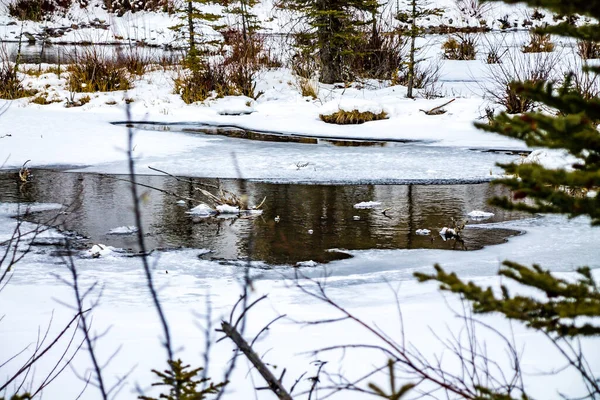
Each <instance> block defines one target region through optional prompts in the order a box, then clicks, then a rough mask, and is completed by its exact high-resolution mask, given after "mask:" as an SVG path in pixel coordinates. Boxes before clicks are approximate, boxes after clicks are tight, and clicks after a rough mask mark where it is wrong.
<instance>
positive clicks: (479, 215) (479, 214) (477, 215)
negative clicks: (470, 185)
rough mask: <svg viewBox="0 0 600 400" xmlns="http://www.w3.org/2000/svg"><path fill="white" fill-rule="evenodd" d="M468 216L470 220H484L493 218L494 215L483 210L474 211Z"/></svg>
mask: <svg viewBox="0 0 600 400" xmlns="http://www.w3.org/2000/svg"><path fill="white" fill-rule="evenodd" d="M467 215H468V216H469V218H472V219H479V220H482V219H489V218H492V217H493V216H494V213H491V212H486V211H481V210H473V211H471V212H470V213H468V214H467Z"/></svg>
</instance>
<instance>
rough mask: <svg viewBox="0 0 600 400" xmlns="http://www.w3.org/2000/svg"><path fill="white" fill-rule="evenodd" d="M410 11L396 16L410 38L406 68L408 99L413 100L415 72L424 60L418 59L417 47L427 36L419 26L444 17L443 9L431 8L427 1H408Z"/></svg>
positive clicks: (400, 12) (401, 12)
mask: <svg viewBox="0 0 600 400" xmlns="http://www.w3.org/2000/svg"><path fill="white" fill-rule="evenodd" d="M406 3H407V5H408V10H406V11H400V10H398V13H397V14H396V19H397V20H398V21H399V22H400V23H401V24H402V25H404V34H405V36H407V37H409V38H410V49H409V52H408V61H407V62H406V68H407V70H408V71H407V72H408V74H407V75H408V81H407V84H406V86H407V90H406V97H408V98H411V99H412V98H413V97H414V96H413V89H414V86H415V70H416V67H417V64H418V63H419V62H421V61H423V60H420V59H417V58H416V56H417V54H418V53H419V51H420V50H421V49H420V48H418V47H417V46H416V41H417V38H419V37H423V36H424V35H425V30H424V29H423V28H422V27H421V26H420V25H419V22H420V21H421V20H422V19H425V18H428V17H431V16H435V15H442V12H443V10H442V9H441V8H434V7H431V6H430V4H429V2H428V1H426V0H407V1H406Z"/></svg>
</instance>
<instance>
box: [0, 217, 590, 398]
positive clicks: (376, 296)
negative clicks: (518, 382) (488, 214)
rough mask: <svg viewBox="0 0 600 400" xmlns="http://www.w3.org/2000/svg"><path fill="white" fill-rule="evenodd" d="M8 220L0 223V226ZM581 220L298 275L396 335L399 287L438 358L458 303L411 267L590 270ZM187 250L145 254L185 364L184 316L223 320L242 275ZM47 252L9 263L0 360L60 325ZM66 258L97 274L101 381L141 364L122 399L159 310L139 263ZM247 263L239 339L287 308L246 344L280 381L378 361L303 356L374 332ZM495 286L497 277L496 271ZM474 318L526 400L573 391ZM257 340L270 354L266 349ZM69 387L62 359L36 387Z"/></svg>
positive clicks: (539, 350)
mask: <svg viewBox="0 0 600 400" xmlns="http://www.w3.org/2000/svg"><path fill="white" fill-rule="evenodd" d="M9 221H10V220H3V221H2V224H1V226H4V225H5V224H6V223H9ZM589 222H590V221H589V219H587V218H575V219H567V218H565V217H562V216H544V217H540V218H534V219H528V220H519V221H512V222H508V223H502V224H499V225H500V226H504V227H507V228H513V229H520V230H524V231H527V233H526V234H524V235H522V236H518V237H514V238H511V239H510V241H509V242H508V243H506V244H504V245H499V246H491V247H488V248H485V249H483V250H480V251H475V252H448V251H444V250H437V251H429V250H395V251H383V250H366V251H352V252H350V253H352V254H353V256H354V257H353V258H350V259H346V260H341V261H335V262H333V263H330V264H328V265H326V266H319V265H317V266H313V265H312V264H307V265H302V266H301V269H300V272H301V273H302V274H303V275H304V276H307V277H309V278H315V279H321V278H322V277H323V276H327V278H326V288H327V289H326V290H327V292H328V294H329V295H330V296H331V297H332V298H334V299H335V300H336V301H338V302H340V304H342V305H343V306H344V307H346V308H347V309H348V310H349V311H351V312H352V313H354V314H355V315H357V316H358V317H360V318H362V319H364V320H365V321H366V322H368V323H370V324H374V326H375V325H376V326H377V327H378V329H381V330H382V331H384V332H386V333H387V334H389V335H391V336H392V337H393V338H397V337H398V336H397V332H399V323H400V322H399V318H398V317H396V316H397V315H398V314H397V308H396V307H397V304H396V300H395V295H394V289H392V288H395V287H399V288H400V290H398V291H397V296H398V300H399V302H400V306H401V310H402V315H403V319H404V321H409V322H410V323H407V324H406V325H405V334H406V337H405V339H406V341H407V342H408V343H410V344H411V345H414V346H416V348H419V349H423V350H422V351H424V352H425V354H427V355H432V354H438V355H439V354H441V352H442V348H441V345H440V342H439V341H438V340H436V338H435V336H434V335H433V334H432V332H435V335H438V336H440V337H444V338H445V337H449V335H450V333H449V332H450V331H454V332H458V331H459V330H460V328H461V326H462V322H461V320H460V319H459V318H455V314H454V312H453V311H452V310H459V309H460V307H461V305H460V302H459V300H458V299H457V298H456V297H454V296H451V295H446V296H441V295H439V294H438V293H437V289H436V288H437V285H435V284H418V283H416V282H415V281H414V280H413V279H412V278H411V276H412V273H413V272H415V271H423V272H431V271H432V265H433V264H434V263H436V262H440V263H441V265H442V266H443V267H444V268H446V269H447V270H448V271H453V272H457V273H459V274H460V276H461V277H463V278H465V279H471V280H474V281H475V282H477V283H478V284H481V285H492V286H494V287H496V286H497V285H498V284H499V280H498V279H497V278H495V277H494V275H495V273H496V271H497V269H498V267H499V265H500V262H501V260H503V259H504V258H505V257H506V255H507V254H510V259H511V260H514V261H517V262H521V263H525V264H530V263H531V262H537V263H540V264H541V265H542V266H543V267H545V268H550V269H551V270H553V271H555V273H560V274H561V276H564V277H572V276H573V273H572V272H571V271H573V269H574V268H576V267H577V266H579V265H586V264H587V265H589V266H590V267H591V268H593V269H594V268H596V269H597V268H599V267H600V253H599V252H600V250H599V249H598V247H597V246H595V244H596V243H597V242H598V240H600V230H598V229H593V228H591V227H590V224H589ZM482 229H485V228H482ZM197 255H198V251H197V250H186V249H183V250H177V251H170V252H161V253H159V254H153V255H152V256H151V259H150V262H151V265H155V266H156V268H155V269H154V273H153V277H154V279H155V282H156V284H157V285H158V287H160V292H159V294H160V296H161V299H162V302H163V306H164V310H165V314H166V316H167V319H168V322H169V324H170V326H171V328H172V334H173V340H174V344H175V347H176V349H177V350H176V356H179V357H181V358H182V359H184V360H185V361H186V362H188V363H192V365H203V361H202V355H201V354H202V352H203V349H204V347H203V343H204V342H203V334H202V331H201V330H200V329H199V328H198V324H199V323H202V321H203V320H202V318H201V317H194V315H196V316H198V314H199V313H202V312H204V309H205V302H206V300H207V298H210V301H211V303H212V309H213V313H214V314H213V316H214V318H215V320H216V321H218V320H219V318H221V317H223V318H228V315H229V312H230V310H231V306H232V305H233V304H234V303H235V302H236V300H237V298H238V294H239V290H240V289H239V284H238V282H239V280H240V279H243V276H244V273H245V272H244V268H243V265H244V264H243V263H242V264H241V265H227V264H219V263H218V262H216V261H210V260H203V259H199V258H198V257H197ZM49 257H50V256H48V255H47V254H44V253H43V252H36V253H32V254H30V255H29V256H28V257H27V258H26V259H25V260H24V261H23V263H22V264H20V265H19V268H17V269H15V274H14V275H13V278H12V280H11V282H10V284H9V285H8V286H7V287H6V288H5V289H4V290H3V291H2V293H1V295H0V296H1V297H2V302H0V312H1V313H2V314H3V315H5V319H4V320H3V322H2V323H3V329H2V330H0V340H2V342H3V343H11V346H2V347H0V358H2V359H7V358H8V356H9V355H12V354H13V353H14V350H15V349H20V348H22V347H24V345H26V344H28V343H30V342H31V341H32V340H35V337H36V334H37V327H38V326H39V325H42V326H44V325H45V323H46V322H47V319H48V316H49V315H50V312H52V311H53V312H54V320H55V324H56V325H55V328H54V329H59V328H60V327H61V325H62V323H63V322H65V321H67V320H68V319H70V318H71V310H70V309H68V308H66V307H64V306H63V305H61V304H59V303H57V302H56V301H55V300H52V299H56V300H59V301H62V302H71V299H72V293H71V292H70V290H69V289H68V287H66V286H65V285H62V284H60V283H58V281H57V280H56V278H55V277H54V276H53V274H58V275H59V276H62V277H64V278H67V277H68V271H66V269H65V268H64V266H62V265H60V264H57V263H52V262H49V261H50V260H52V258H49ZM76 263H77V266H78V268H79V271H80V275H81V276H80V284H82V285H86V286H87V285H90V284H91V283H93V282H99V283H100V285H101V286H102V287H103V288H104V292H103V296H102V299H101V302H100V305H99V306H98V308H97V309H95V310H94V311H93V314H92V315H93V321H94V327H95V329H97V330H98V331H103V328H107V327H109V326H110V327H111V329H110V331H109V333H108V334H107V335H105V336H103V337H102V339H101V340H99V341H98V350H99V354H101V355H103V356H104V355H110V354H112V353H113V352H114V351H115V350H116V349H117V348H118V347H119V346H121V345H122V349H121V351H120V352H119V353H118V354H117V356H116V358H115V360H114V361H113V362H112V363H110V364H109V366H108V367H107V370H106V372H107V373H106V376H107V379H108V380H109V381H110V382H114V379H116V378H114V377H116V376H118V375H120V374H122V373H124V372H126V371H129V369H131V367H132V366H134V365H140V366H145V367H143V368H141V367H138V368H135V369H134V371H133V373H132V375H131V376H130V377H129V379H128V381H127V385H126V387H125V388H124V389H123V391H122V392H121V393H119V395H118V396H117V398H130V397H131V396H132V395H133V391H134V390H135V385H136V383H137V384H139V385H140V386H141V387H142V388H143V389H144V390H150V388H149V383H150V382H152V381H153V379H154V378H153V376H152V375H151V373H150V368H163V367H164V359H165V354H164V351H163V349H162V347H161V334H160V325H159V323H158V318H157V316H156V313H155V311H154V310H153V309H152V308H151V307H148V303H149V295H148V293H147V289H146V287H145V285H144V275H143V271H142V269H141V265H140V262H139V260H137V259H135V258H134V259H132V258H129V257H125V256H123V255H120V254H118V253H114V254H113V256H112V257H100V258H97V259H89V258H81V259H77V260H76ZM166 271H168V273H166ZM250 272H251V274H252V276H253V278H254V279H255V281H254V283H253V288H254V292H253V293H255V295H256V296H259V295H261V294H266V293H268V294H269V297H268V299H267V300H265V301H264V302H262V303H261V304H259V305H257V306H256V308H255V309H254V311H252V312H251V313H250V314H249V318H250V319H249V325H248V328H247V329H248V335H247V336H248V337H250V338H251V337H253V334H254V333H256V332H258V330H260V329H261V328H262V327H263V326H264V325H265V324H266V323H268V322H269V321H270V320H271V319H272V318H274V317H275V316H277V315H280V314H286V315H287V317H286V318H285V319H284V320H282V321H281V322H280V323H277V324H275V325H273V326H272V327H271V328H270V329H269V332H268V335H267V336H266V337H265V338H263V340H261V341H258V342H257V343H256V344H255V345H256V349H257V351H258V352H259V353H260V354H262V355H263V356H264V357H265V360H266V361H267V362H268V363H269V364H270V365H278V366H281V367H285V368H287V371H288V372H287V374H289V376H290V378H286V380H285V382H286V383H291V382H293V380H294V379H295V377H297V376H299V375H300V374H301V373H302V372H304V371H306V370H307V369H310V362H311V361H313V360H315V359H316V358H317V357H318V359H321V360H325V361H328V368H331V369H330V370H329V371H335V372H337V371H338V370H339V368H343V373H344V374H346V375H347V376H349V377H352V376H355V377H357V376H360V375H361V374H363V373H366V372H367V371H368V370H369V369H370V368H372V367H373V366H374V365H379V362H381V363H382V364H383V363H385V361H386V360H385V358H382V359H380V358H378V356H377V355H376V354H373V353H370V354H368V355H367V354H365V353H360V352H358V353H357V352H353V351H348V352H347V354H346V355H345V357H340V355H339V354H337V353H336V354H319V355H318V356H317V357H312V356H311V355H310V353H309V352H310V351H311V350H315V349H316V348H320V347H324V346H328V345H335V344H343V343H372V340H373V338H372V337H371V336H369V335H368V334H367V332H365V331H363V330H362V329H360V328H359V327H358V326H357V325H354V324H347V323H336V324H332V325H325V326H323V325H310V324H308V325H305V324H302V323H301V321H313V320H316V319H327V318H338V317H340V315H339V314H336V313H334V312H333V311H332V310H331V309H329V308H327V307H325V305H324V304H322V303H320V302H318V301H316V300H314V299H312V298H309V297H307V296H306V295H305V294H303V293H301V292H300V291H299V290H298V289H297V288H296V287H295V285H294V282H293V280H287V279H286V277H288V278H291V277H293V276H294V269H292V268H290V267H285V266H283V267H275V268H273V269H264V268H252V269H251V271H250ZM502 283H503V284H507V282H506V280H504V281H502ZM515 289H516V288H515ZM253 295H254V294H253ZM448 307H451V308H448ZM481 318H483V321H485V322H486V323H488V324H490V325H492V326H494V328H495V329H500V330H501V331H503V332H508V333H510V332H511V330H512V332H513V333H514V336H511V337H514V340H516V343H517V346H518V348H519V349H522V351H523V355H522V356H523V360H522V361H523V367H524V372H525V374H524V379H525V384H526V386H527V388H528V389H529V390H530V392H531V395H534V396H536V398H547V399H555V398H556V399H558V398H559V394H558V391H561V392H563V393H569V394H573V395H576V394H578V393H580V390H581V386H579V385H580V384H579V380H577V379H575V376H576V375H574V374H573V373H572V372H569V370H566V371H564V372H561V374H560V375H558V376H554V375H552V376H547V375H546V374H540V373H539V372H540V371H542V372H543V371H551V370H553V369H555V368H556V367H557V366H561V365H562V364H563V360H562V359H561V358H560V356H559V355H558V354H557V353H556V350H555V349H554V348H553V347H552V346H551V345H549V344H548V342H546V341H545V339H544V338H543V337H542V336H539V335H536V334H535V333H534V332H533V331H531V330H527V329H525V328H524V327H523V326H521V325H520V324H512V325H510V326H509V325H508V324H506V323H505V322H504V321H503V320H502V319H501V318H499V317H497V316H488V317H481ZM448 329H449V330H450V331H448ZM478 332H479V335H478V336H479V338H480V340H486V341H487V342H488V349H489V351H490V356H491V357H494V360H496V361H498V362H501V363H503V362H504V361H503V360H505V358H504V353H503V352H504V348H503V347H502V346H501V345H500V344H499V343H500V342H498V341H497V338H495V337H494V336H493V335H491V334H490V333H489V332H487V331H485V330H480V331H478ZM486 332H487V333H486ZM398 340H399V339H398ZM494 343H495V344H494ZM492 344H494V345H492ZM582 345H583V346H584V348H585V349H586V352H587V351H589V353H588V354H595V353H596V352H597V350H598V343H597V341H596V340H593V339H589V340H588V339H586V340H584V341H583V343H582ZM268 349H272V351H269V352H267V350H268ZM230 354H231V345H230V343H228V342H227V341H223V342H220V343H218V344H216V345H215V347H214V348H213V351H212V353H211V358H210V360H211V365H210V375H211V376H212V377H213V378H214V379H220V377H221V376H222V375H221V374H222V372H223V368H224V366H225V364H226V362H227V361H228V360H229V358H230ZM540 354H544V357H543V358H540V357H539V355H540ZM24 356H25V355H24ZM361 359H362V360H363V361H364V360H365V359H368V360H369V362H367V363H365V362H362V363H361V362H358V361H359V360H361ZM432 359H433V358H432ZM444 359H446V358H444ZM88 360H89V358H88V356H87V354H85V353H81V354H80V355H78V356H77V357H76V359H75V363H74V366H75V368H76V369H77V370H79V371H83V370H84V369H85V368H87V366H89V361H88ZM589 361H590V362H591V363H592V367H593V368H594V369H595V370H596V369H597V368H598V367H600V361H599V360H597V359H596V358H591V359H590V360H589ZM15 364H16V363H15ZM15 364H11V365H15ZM239 365H240V367H239V369H238V370H237V371H236V373H235V374H234V375H233V377H232V379H231V382H232V383H231V386H230V387H229V388H228V395H227V396H226V398H230V399H233V400H242V399H245V398H247V393H249V391H251V390H252V387H253V386H255V385H256V383H254V384H253V383H252V382H251V380H250V379H249V378H248V375H247V374H248V368H247V366H246V365H245V363H240V364H239ZM341 365H343V367H341ZM52 366H53V364H52V360H51V359H47V360H43V361H42V362H41V363H40V364H39V366H38V373H39V374H40V376H41V375H43V374H42V372H43V371H44V370H48V369H49V368H51V367H52ZM6 371H8V370H6ZM287 374H286V375H287ZM36 376H37V375H36ZM253 379H254V380H255V382H260V380H259V379H260V378H259V377H257V376H254V375H253ZM288 379H289V381H288ZM379 379H385V376H382V377H377V376H376V377H374V378H373V380H374V381H378V380H379ZM309 384H310V382H304V381H303V382H302V383H301V387H304V386H302V385H309ZM80 385H82V383H81V382H79V381H78V380H77V378H75V377H74V376H73V374H72V372H71V370H70V369H69V368H67V370H66V372H65V374H64V375H63V376H61V377H60V378H59V379H58V380H57V381H56V384H54V385H51V386H50V387H49V388H48V389H47V391H46V393H45V396H46V397H48V398H57V397H60V398H63V397H65V396H70V395H71V394H74V395H75V396H76V395H77V394H78V392H79V391H80V389H81V387H80ZM257 395H258V396H259V399H267V398H269V397H271V396H272V394H270V393H267V392H265V391H259V392H258V393H257ZM82 398H83V399H95V398H97V394H96V392H95V391H93V390H91V389H88V390H87V391H86V392H84V395H83V397H82ZM336 398H340V399H347V400H354V399H363V398H364V397H363V396H361V395H360V394H359V393H356V392H347V393H342V394H339V395H338V396H334V397H333V399H336Z"/></svg>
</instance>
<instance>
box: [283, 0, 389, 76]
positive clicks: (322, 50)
mask: <svg viewBox="0 0 600 400" xmlns="http://www.w3.org/2000/svg"><path fill="white" fill-rule="evenodd" d="M279 5H280V7H282V8H285V9H291V10H294V11H297V12H299V13H300V14H301V15H302V16H304V18H306V21H307V23H308V25H309V26H310V27H311V31H310V32H308V33H307V34H306V35H304V37H303V38H302V40H300V42H302V43H303V48H302V49H301V50H302V51H303V52H306V51H307V49H306V47H309V48H310V49H315V50H316V52H317V54H318V57H319V63H320V64H319V70H320V78H319V80H320V81H321V82H323V83H336V82H345V81H348V80H349V79H348V78H349V74H350V72H349V71H348V70H347V69H346V68H345V67H346V66H348V65H350V64H351V62H350V60H351V57H353V56H354V52H353V49H355V48H356V47H357V46H356V43H357V42H360V41H361V40H362V38H361V35H362V32H361V29H360V27H362V26H365V25H369V24H372V23H373V18H375V16H376V15H377V9H378V7H379V4H378V2H377V0H281V2H280V4H279ZM363 16H367V18H365V19H364V18H363Z"/></svg>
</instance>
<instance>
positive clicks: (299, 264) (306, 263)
mask: <svg viewBox="0 0 600 400" xmlns="http://www.w3.org/2000/svg"><path fill="white" fill-rule="evenodd" d="M317 265H319V263H318V262H316V261H313V260H308V261H300V262H297V263H296V265H295V267H316V266H317Z"/></svg>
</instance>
